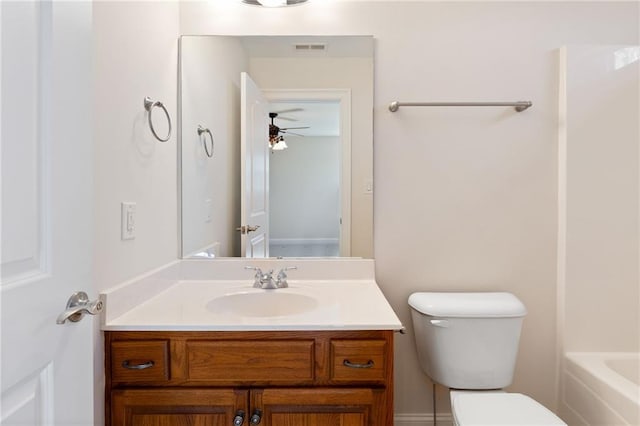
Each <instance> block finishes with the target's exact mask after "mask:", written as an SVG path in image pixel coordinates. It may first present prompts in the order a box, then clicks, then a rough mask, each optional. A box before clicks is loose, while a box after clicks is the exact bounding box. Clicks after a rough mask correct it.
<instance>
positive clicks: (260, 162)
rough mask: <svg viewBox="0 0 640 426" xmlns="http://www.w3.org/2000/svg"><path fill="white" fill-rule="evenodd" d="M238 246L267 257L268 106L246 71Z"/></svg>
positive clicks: (242, 80) (243, 75) (247, 253)
mask: <svg viewBox="0 0 640 426" xmlns="http://www.w3.org/2000/svg"><path fill="white" fill-rule="evenodd" d="M240 85H241V89H240V98H241V101H240V129H241V132H240V133H241V136H240V139H241V148H240V164H241V166H240V168H241V182H240V187H241V190H240V192H241V202H240V204H241V206H240V225H241V226H240V233H241V234H242V235H241V237H240V250H241V253H242V256H243V257H269V122H268V120H269V110H268V101H267V100H266V99H265V97H264V96H263V95H262V92H261V91H260V89H258V86H256V84H255V83H254V82H253V80H251V77H249V74H247V73H245V72H243V73H241V76H240Z"/></svg>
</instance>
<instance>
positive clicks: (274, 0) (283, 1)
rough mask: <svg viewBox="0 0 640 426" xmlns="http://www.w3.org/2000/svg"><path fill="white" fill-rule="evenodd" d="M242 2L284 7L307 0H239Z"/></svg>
mask: <svg viewBox="0 0 640 426" xmlns="http://www.w3.org/2000/svg"><path fill="white" fill-rule="evenodd" d="M241 1H242V3H244V4H249V5H251V6H260V7H285V6H297V5H300V4H304V3H306V2H307V1H308V0H241Z"/></svg>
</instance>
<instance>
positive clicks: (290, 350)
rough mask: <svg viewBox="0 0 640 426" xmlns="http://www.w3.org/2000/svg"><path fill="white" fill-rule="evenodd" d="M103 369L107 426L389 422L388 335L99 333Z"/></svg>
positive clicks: (374, 425) (371, 425) (366, 425)
mask: <svg viewBox="0 0 640 426" xmlns="http://www.w3.org/2000/svg"><path fill="white" fill-rule="evenodd" d="M105 367H106V407H107V408H106V424H107V425H112V426H170V425H176V426H179V425H197V426H218V425H220V426H222V425H225V426H232V425H236V426H240V425H241V426H249V425H254V424H260V425H263V426H390V425H392V424H393V382H392V377H393V376H392V375H393V331H335V332H332V331H319V332H314V331H300V332H296V331H277V332H258V331H251V332H195V331H194V332H160V331H107V332H105ZM242 414H244V416H243V419H242V423H237V422H238V421H240V420H239V418H238V416H241V415H242ZM253 415H259V421H260V422H259V423H251V422H250V421H251V418H252V416H253ZM241 417H242V416H241ZM256 419H257V418H255V417H254V421H255V420H256ZM234 421H235V422H236V423H234Z"/></svg>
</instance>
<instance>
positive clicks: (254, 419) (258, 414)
mask: <svg viewBox="0 0 640 426" xmlns="http://www.w3.org/2000/svg"><path fill="white" fill-rule="evenodd" d="M260 421H262V410H257V409H256V410H254V411H253V414H252V415H251V419H249V423H251V424H252V425H257V424H260Z"/></svg>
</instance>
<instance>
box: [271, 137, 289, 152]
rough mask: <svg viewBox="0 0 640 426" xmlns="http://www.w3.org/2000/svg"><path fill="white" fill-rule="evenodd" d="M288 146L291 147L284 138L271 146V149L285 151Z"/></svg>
mask: <svg viewBox="0 0 640 426" xmlns="http://www.w3.org/2000/svg"><path fill="white" fill-rule="evenodd" d="M287 148H289V147H288V146H287V143H286V142H285V141H284V139H280V140H279V141H278V142H277V143H276V144H275V145H273V146H272V147H271V149H272V150H274V151H283V150H285V149H287Z"/></svg>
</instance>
